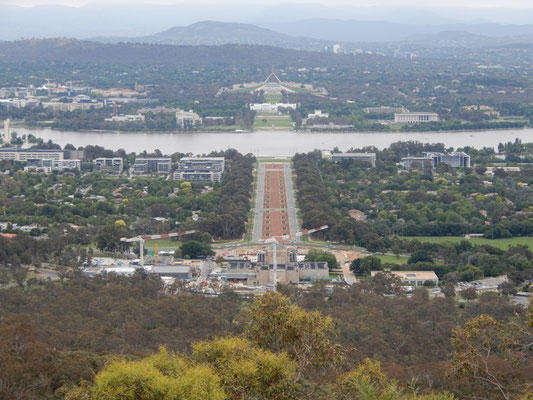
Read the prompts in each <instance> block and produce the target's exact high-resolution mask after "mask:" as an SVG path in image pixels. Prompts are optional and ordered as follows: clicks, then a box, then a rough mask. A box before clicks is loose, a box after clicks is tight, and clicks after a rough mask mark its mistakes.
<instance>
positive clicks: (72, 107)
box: [41, 100, 104, 112]
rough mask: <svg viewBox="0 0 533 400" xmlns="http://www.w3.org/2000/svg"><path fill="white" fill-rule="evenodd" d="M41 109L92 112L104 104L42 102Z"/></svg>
mask: <svg viewBox="0 0 533 400" xmlns="http://www.w3.org/2000/svg"><path fill="white" fill-rule="evenodd" d="M41 105H42V106H43V108H46V109H47V110H49V111H63V112H67V111H77V110H92V109H97V108H102V107H104V104H103V103H101V102H98V101H96V100H92V101H90V102H85V101H84V102H79V103H76V102H73V103H62V102H59V101H43V102H42V103H41Z"/></svg>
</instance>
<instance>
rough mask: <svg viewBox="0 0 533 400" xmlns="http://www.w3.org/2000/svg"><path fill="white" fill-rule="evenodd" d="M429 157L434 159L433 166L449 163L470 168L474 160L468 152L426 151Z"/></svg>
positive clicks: (454, 166) (452, 165)
mask: <svg viewBox="0 0 533 400" xmlns="http://www.w3.org/2000/svg"><path fill="white" fill-rule="evenodd" d="M426 156H427V157H430V158H431V159H432V160H433V167H435V168H436V167H437V166H438V165H439V164H448V165H449V166H450V167H452V168H470V167H471V166H472V162H471V159H470V156H469V155H468V154H466V153H462V152H458V153H448V154H444V153H426Z"/></svg>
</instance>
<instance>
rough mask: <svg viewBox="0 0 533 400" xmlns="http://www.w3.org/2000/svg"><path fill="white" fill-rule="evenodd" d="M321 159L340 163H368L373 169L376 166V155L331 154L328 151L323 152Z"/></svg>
mask: <svg viewBox="0 0 533 400" xmlns="http://www.w3.org/2000/svg"><path fill="white" fill-rule="evenodd" d="M322 158H324V159H326V160H330V161H333V162H334V163H340V162H342V161H344V160H357V161H364V162H368V163H370V165H372V166H373V167H375V166H376V153H332V152H330V151H323V152H322Z"/></svg>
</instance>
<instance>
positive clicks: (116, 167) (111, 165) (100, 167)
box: [93, 157, 124, 175]
mask: <svg viewBox="0 0 533 400" xmlns="http://www.w3.org/2000/svg"><path fill="white" fill-rule="evenodd" d="M93 164H94V170H95V171H100V172H103V173H105V174H110V175H120V174H121V173H122V171H123V169H124V160H123V159H122V158H118V157H117V158H97V159H96V160H94V161H93Z"/></svg>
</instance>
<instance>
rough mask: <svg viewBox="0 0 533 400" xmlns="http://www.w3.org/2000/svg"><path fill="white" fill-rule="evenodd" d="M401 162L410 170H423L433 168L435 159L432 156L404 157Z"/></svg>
mask: <svg viewBox="0 0 533 400" xmlns="http://www.w3.org/2000/svg"><path fill="white" fill-rule="evenodd" d="M401 164H402V165H403V167H404V168H405V169H407V170H409V171H411V170H413V169H417V170H419V171H423V170H425V169H428V168H433V159H432V158H430V157H404V158H402V161H401Z"/></svg>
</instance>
